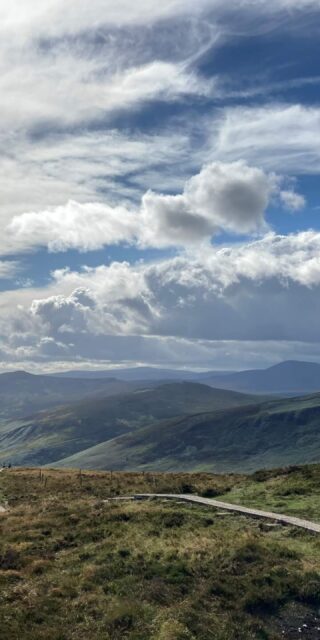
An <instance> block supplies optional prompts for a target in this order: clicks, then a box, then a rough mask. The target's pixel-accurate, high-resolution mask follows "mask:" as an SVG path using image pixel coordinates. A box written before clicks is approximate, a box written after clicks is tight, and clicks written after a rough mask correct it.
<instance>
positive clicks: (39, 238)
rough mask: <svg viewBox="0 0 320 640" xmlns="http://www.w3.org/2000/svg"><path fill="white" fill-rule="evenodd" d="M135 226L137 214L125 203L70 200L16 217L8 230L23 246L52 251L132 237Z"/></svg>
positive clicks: (90, 247) (86, 248) (97, 245)
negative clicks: (54, 206)
mask: <svg viewBox="0 0 320 640" xmlns="http://www.w3.org/2000/svg"><path fill="white" fill-rule="evenodd" d="M136 227H137V224H136V221H135V219H134V214H132V213H130V212H129V211H128V210H127V209H126V208H125V207H108V206H107V205H103V204H99V203H88V204H80V203H78V202H73V201H70V202H68V203H67V205H66V206H63V207H56V208H54V209H51V210H50V209H49V210H47V211H41V212H34V213H33V212H32V213H25V214H22V215H21V216H17V217H15V218H13V220H12V222H11V224H10V226H9V233H10V236H11V238H15V242H16V244H18V245H19V244H20V245H21V246H23V248H24V249H28V248H32V247H37V246H38V247H39V246H47V247H48V249H49V250H50V251H65V250H67V249H80V250H81V251H90V250H93V249H99V248H101V247H103V246H104V245H105V244H119V243H120V242H124V241H128V240H131V239H132V236H133V235H134V232H135V229H136Z"/></svg>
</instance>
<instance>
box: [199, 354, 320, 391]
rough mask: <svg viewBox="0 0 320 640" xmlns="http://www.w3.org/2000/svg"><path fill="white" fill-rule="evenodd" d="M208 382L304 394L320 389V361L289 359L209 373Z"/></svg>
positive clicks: (236, 387) (246, 389) (224, 385)
mask: <svg viewBox="0 0 320 640" xmlns="http://www.w3.org/2000/svg"><path fill="white" fill-rule="evenodd" d="M203 382H204V384H210V385H212V386H213V387H216V388H221V389H234V390H236V391H241V392H246V393H277V394H285V393H288V394H298V393H300V394H303V393H313V392H316V391H320V364H317V363H314V362H299V361H296V360H288V361H286V362H280V363H279V364H277V365H274V366H273V367H269V368H268V369H254V370H251V371H240V372H237V373H232V374H227V375H226V374H223V375H222V376H221V375H211V374H210V375H209V376H205V377H204V379H203Z"/></svg>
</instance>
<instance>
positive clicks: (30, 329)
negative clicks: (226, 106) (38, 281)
mask: <svg viewBox="0 0 320 640" xmlns="http://www.w3.org/2000/svg"><path fill="white" fill-rule="evenodd" d="M319 256H320V234H319V233H317V232H314V231H309V232H304V233H298V234H293V235H290V236H277V235H275V234H268V235H267V236H265V237H264V238H262V239H260V240H257V241H255V242H250V243H247V244H244V245H234V246H230V247H221V248H213V247H209V246H207V247H206V248H204V247H201V249H199V251H195V250H194V249H193V251H192V252H191V253H187V254H186V255H181V256H179V257H176V258H170V259H167V260H164V261H162V262H158V263H154V264H143V263H138V264H136V265H129V264H127V263H113V264H112V265H110V266H103V265H102V266H100V267H98V268H95V269H93V268H84V269H83V270H82V271H81V272H74V271H70V270H63V271H57V272H56V273H55V274H54V279H53V281H52V283H51V285H50V286H49V287H47V288H44V289H42V290H41V289H39V290H37V289H27V290H20V291H12V292H3V293H2V294H1V295H0V308H1V315H0V318H1V320H0V348H1V349H2V351H3V352H5V353H6V356H5V360H6V361H9V360H10V359H11V361H12V362H18V361H22V360H23V359H24V360H26V359H29V360H30V361H36V360H38V361H39V362H43V363H45V362H47V361H48V359H52V360H56V361H57V362H58V361H59V362H60V361H61V358H62V357H63V359H65V361H66V362H67V361H70V362H73V363H74V362H76V360H78V361H79V363H80V362H81V361H82V360H83V361H85V362H87V361H91V362H93V361H97V362H100V361H103V362H107V361H109V362H148V361H149V362H153V363H158V364H161V363H162V364H163V363H164V362H165V361H166V359H167V362H170V363H171V364H177V363H178V362H180V363H183V358H184V357H185V363H191V362H193V364H194V365H199V366H208V363H209V359H210V357H213V356H214V355H215V357H217V358H219V363H220V362H221V360H222V354H224V355H225V358H226V362H227V361H229V362H232V365H231V364H230V366H235V361H237V363H238V364H237V366H240V368H241V366H242V362H241V357H243V358H244V361H245V362H246V363H247V364H248V365H249V364H250V362H252V364H253V363H254V362H256V363H258V362H259V357H263V358H264V361H266V362H268V361H269V359H270V360H272V359H275V360H277V359H281V357H282V356H283V357H284V356H285V355H286V356H287V357H293V355H294V354H295V355H297V356H299V357H300V358H301V357H310V356H311V355H312V347H311V346H310V347H308V346H307V345H308V343H309V344H310V345H311V344H312V345H313V346H314V349H315V351H314V353H313V356H314V357H316V356H315V353H316V345H317V344H318V343H319V342H320V329H319V322H318V318H319V314H320V302H319V301H320V295H319V294H320V258H319ZM219 342H220V345H219ZM249 344H250V353H247V355H245V345H249ZM271 344H272V349H271V347H270V345H271ZM277 345H278V358H277ZM297 345H300V346H297ZM269 348H270V349H271V351H270V353H269V351H268V350H269ZM49 352H50V353H49ZM62 352H63V356H62V355H61V354H62ZM139 353H140V356H139ZM261 354H262V355H261ZM240 356H241V357H240ZM192 357H194V360H193V361H192ZM228 359H229V360H228ZM209 366H211V367H212V368H214V367H215V363H214V362H212V363H211V365H210V364H209ZM219 366H220V365H219ZM244 366H245V365H244Z"/></svg>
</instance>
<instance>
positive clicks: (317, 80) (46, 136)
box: [0, 0, 320, 371]
mask: <svg viewBox="0 0 320 640" xmlns="http://www.w3.org/2000/svg"><path fill="white" fill-rule="evenodd" d="M239 4H240V3H238V2H232V1H231V2H229V3H228V4H227V6H226V3H225V2H222V1H221V0H199V1H198V2H197V3H194V2H191V1H190V2H188V1H185V2H183V3H182V2H180V0H165V1H164V2H162V3H161V5H160V3H158V2H155V1H154V0H137V2H136V3H130V2H129V1H128V0H121V1H119V0H118V2H115V1H114V0H108V1H107V2H106V1H103V2H102V0H92V1H91V3H90V6H84V4H83V5H81V6H79V4H78V3H77V2H75V0H70V2H69V3H68V8H67V9H66V7H65V3H62V1H61V0H47V1H44V2H42V3H40V2H38V0H30V2H29V3H28V7H27V8H26V9H21V5H19V3H18V0H13V1H12V2H11V3H10V5H7V6H6V7H3V8H1V9H0V18H1V20H0V25H1V26H0V30H1V40H0V42H1V45H0V50H1V57H0V60H1V65H2V73H1V78H0V91H1V95H2V96H3V101H2V105H1V106H0V116H1V123H2V124H1V135H0V147H1V163H2V171H1V177H0V193H1V198H0V219H1V227H2V233H1V238H0V253H1V256H0V308H1V315H0V357H1V368H2V369H3V370H6V369H12V368H17V367H24V368H27V369H29V370H32V371H40V370H45V371H51V370H60V369H62V368H71V367H79V368H83V367H84V366H87V367H90V368H94V367H98V368H107V367H109V366H114V365H119V366H123V365H124V364H125V365H130V366H131V365H135V364H153V365H155V366H157V365H162V366H163V365H166V366H175V367H177V366H179V367H194V368H199V369H205V368H211V369H219V368H221V369H229V368H230V369H234V368H239V369H241V368H246V367H250V366H267V365H268V364H273V363H275V362H277V361H279V360H282V359H286V358H298V359H308V360H310V359H312V360H316V361H320V329H318V325H319V326H320V323H319V322H318V315H317V314H318V306H319V304H320V303H319V302H318V301H319V288H320V255H319V249H320V228H319V216H320V199H319V173H320V104H319V101H320V73H319V63H318V60H319V59H320V38H319V30H320V4H319V2H318V1H317V0H314V1H312V0H311V1H308V0H277V1H276V0H269V2H266V1H264V0H259V2H258V1H255V0H245V1H244V2H242V3H241V4H240V6H239ZM18 7H19V11H17V9H18ZM319 310H320V309H319Z"/></svg>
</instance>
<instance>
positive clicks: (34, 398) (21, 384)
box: [0, 371, 137, 420]
mask: <svg viewBox="0 0 320 640" xmlns="http://www.w3.org/2000/svg"><path fill="white" fill-rule="evenodd" d="M136 386H137V385H134V384H131V383H129V382H124V381H120V380H115V379H113V378H109V379H106V378H105V379H103V380H93V379H92V380H91V379H90V380H85V379H78V380H76V379H72V378H67V379H63V378H56V377H54V376H44V375H33V374H31V373H27V372H26V371H14V372H12V373H2V374H0V420H8V419H13V418H16V419H20V418H24V417H25V416H29V415H31V414H32V413H35V412H36V411H41V410H47V409H50V408H53V407H57V406H58V405H62V404H69V403H71V402H77V401H79V400H81V399H83V398H84V397H86V398H87V397H89V396H90V395H91V396H92V395H96V394H100V393H102V394H103V395H104V396H107V395H114V394H116V393H125V392H128V391H130V390H131V389H134V388H135V387H136Z"/></svg>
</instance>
